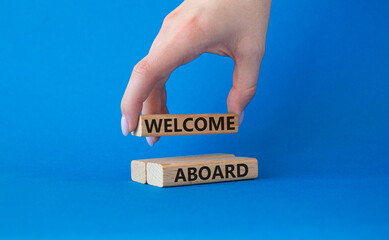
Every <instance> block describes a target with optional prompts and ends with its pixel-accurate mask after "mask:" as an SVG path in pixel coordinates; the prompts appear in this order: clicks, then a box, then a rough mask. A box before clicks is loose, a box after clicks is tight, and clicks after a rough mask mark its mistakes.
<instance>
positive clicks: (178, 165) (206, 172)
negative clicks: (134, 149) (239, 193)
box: [147, 157, 258, 187]
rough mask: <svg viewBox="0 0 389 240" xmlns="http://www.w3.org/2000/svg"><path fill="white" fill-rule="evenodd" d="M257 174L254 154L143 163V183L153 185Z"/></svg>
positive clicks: (212, 180)
mask: <svg viewBox="0 0 389 240" xmlns="http://www.w3.org/2000/svg"><path fill="white" fill-rule="evenodd" d="M257 177H258V161H257V159H255V158H246V157H226V158H206V159H188V160H175V161H169V162H160V163H158V162H155V163H154V162H150V163H148V164H147V183H148V184H150V185H153V186H157V187H171V186H182V185H192V184H202V183H213V182H225V181H236V180H245V179H253V178H257Z"/></svg>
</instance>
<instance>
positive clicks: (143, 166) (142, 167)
mask: <svg viewBox="0 0 389 240" xmlns="http://www.w3.org/2000/svg"><path fill="white" fill-rule="evenodd" d="M225 157H235V155H233V154H225V153H212V154H201V155H189V156H180V157H166V158H151V159H140V160H133V161H131V179H132V180H133V181H135V182H139V183H147V164H148V163H167V162H171V161H178V160H192V159H206V158H212V159H215V158H225Z"/></svg>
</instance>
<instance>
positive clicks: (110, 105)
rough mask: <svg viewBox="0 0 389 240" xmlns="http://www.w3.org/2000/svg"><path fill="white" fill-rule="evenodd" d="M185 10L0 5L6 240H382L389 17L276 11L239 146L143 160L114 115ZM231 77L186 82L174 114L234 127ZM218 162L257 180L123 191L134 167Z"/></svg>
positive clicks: (206, 141)
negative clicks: (193, 159) (201, 159)
mask: <svg viewBox="0 0 389 240" xmlns="http://www.w3.org/2000/svg"><path fill="white" fill-rule="evenodd" d="M179 3H180V1H151V0H145V1H137V2H135V1H128V0H126V1H124V0H118V1H113V2H112V3H111V2H110V3H108V2H107V1H72V0H71V1H40V0H35V1H26V0H14V1H0V29H1V31H0V36H1V37H0V109H1V113H0V189H1V191H0V239H7V240H8V239H107V238H109V239H129V238H130V237H135V238H132V239H137V238H136V237H139V238H142V239H152V235H153V234H158V235H160V236H161V238H162V239H163V238H164V237H166V239H168V237H169V234H174V235H175V236H177V237H180V236H183V237H188V238H190V237H192V238H196V237H197V238H199V237H202V238H203V239H207V238H208V239H218V238H221V239H228V238H234V237H235V239H236V237H237V236H253V237H256V238H257V239H258V238H261V239H347V238H351V239H388V236H389V235H388V232H389V230H388V229H389V191H388V189H389V160H388V159H389V125H388V122H389V111H388V106H389V97H388V92H389V80H388V79H389V67H388V66H389V59H388V56H389V45H388V44H387V43H388V42H389V33H388V31H387V26H388V23H389V20H388V14H387V13H388V12H389V2H388V1H378V0H375V1H346V0H340V1H339V0H337V1H335V0H330V1H321V2H317V1H308V0H301V1H274V2H273V6H272V15H271V19H270V26H269V32H268V38H267V39H268V42H267V47H266V54H265V58H264V61H263V63H262V69H261V73H260V79H259V86H258V93H257V95H256V96H255V98H254V100H253V101H252V102H251V103H250V105H249V106H248V108H247V110H246V112H245V119H244V121H243V125H242V126H241V127H240V128H239V133H237V134H230V135H215V136H211V135H209V136H180V137H165V138H161V140H160V142H158V143H156V144H155V146H154V147H153V148H150V147H148V146H147V144H146V142H145V139H143V138H137V137H130V136H129V137H126V138H125V137H123V136H122V135H121V131H120V119H121V113H120V101H121V97H122V94H123V92H124V89H125V87H126V85H127V80H128V78H129V76H130V73H131V69H132V67H133V66H134V65H135V64H136V63H137V61H139V60H140V59H141V58H143V57H144V55H145V54H146V53H147V52H148V48H149V46H150V45H151V43H152V41H153V38H154V37H155V35H156V34H157V32H158V30H159V27H160V26H161V23H162V20H163V18H164V16H165V15H166V14H167V13H168V12H170V11H171V10H172V9H174V8H175V7H176V6H177V5H178V4H179ZM232 70H233V62H232V61H231V60H230V59H228V58H225V57H218V56H213V55H210V54H204V55H203V56H201V57H200V58H199V59H198V60H196V61H194V62H193V63H190V64H187V65H185V66H183V67H181V68H179V69H178V70H177V71H176V72H175V73H173V74H172V75H171V79H170V80H169V81H168V83H167V92H168V95H169V96H168V107H169V110H170V111H171V112H172V113H209V112H226V111H227V108H226V98H227V94H228V91H229V88H230V87H231V77H232ZM210 96H212V98H211V97H210ZM215 152H228V153H233V154H235V155H237V156H246V157H255V158H258V160H259V175H260V177H259V179H257V180H253V181H240V182H229V183H218V184H205V185H196V186H185V187H177V188H169V189H160V188H156V187H152V186H147V185H143V184H138V183H135V182H132V181H131V180H130V161H131V160H133V159H146V158H156V157H169V156H180V155H192V154H207V153H215ZM150 226H151V227H152V228H149V227H150ZM169 239H171V238H169Z"/></svg>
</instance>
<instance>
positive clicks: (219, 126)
mask: <svg viewBox="0 0 389 240" xmlns="http://www.w3.org/2000/svg"><path fill="white" fill-rule="evenodd" d="M238 127H239V120H238V115H237V114H235V113H227V114H149V115H140V117H139V122H138V128H137V129H135V131H133V132H132V133H131V134H132V135H134V136H138V137H146V136H177V135H203V134H204V135H205V134H226V133H237V132H238Z"/></svg>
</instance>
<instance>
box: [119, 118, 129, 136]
mask: <svg viewBox="0 0 389 240" xmlns="http://www.w3.org/2000/svg"><path fill="white" fill-rule="evenodd" d="M121 125H122V133H123V135H124V136H127V135H128V123H127V119H126V117H125V116H122V121H121Z"/></svg>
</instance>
